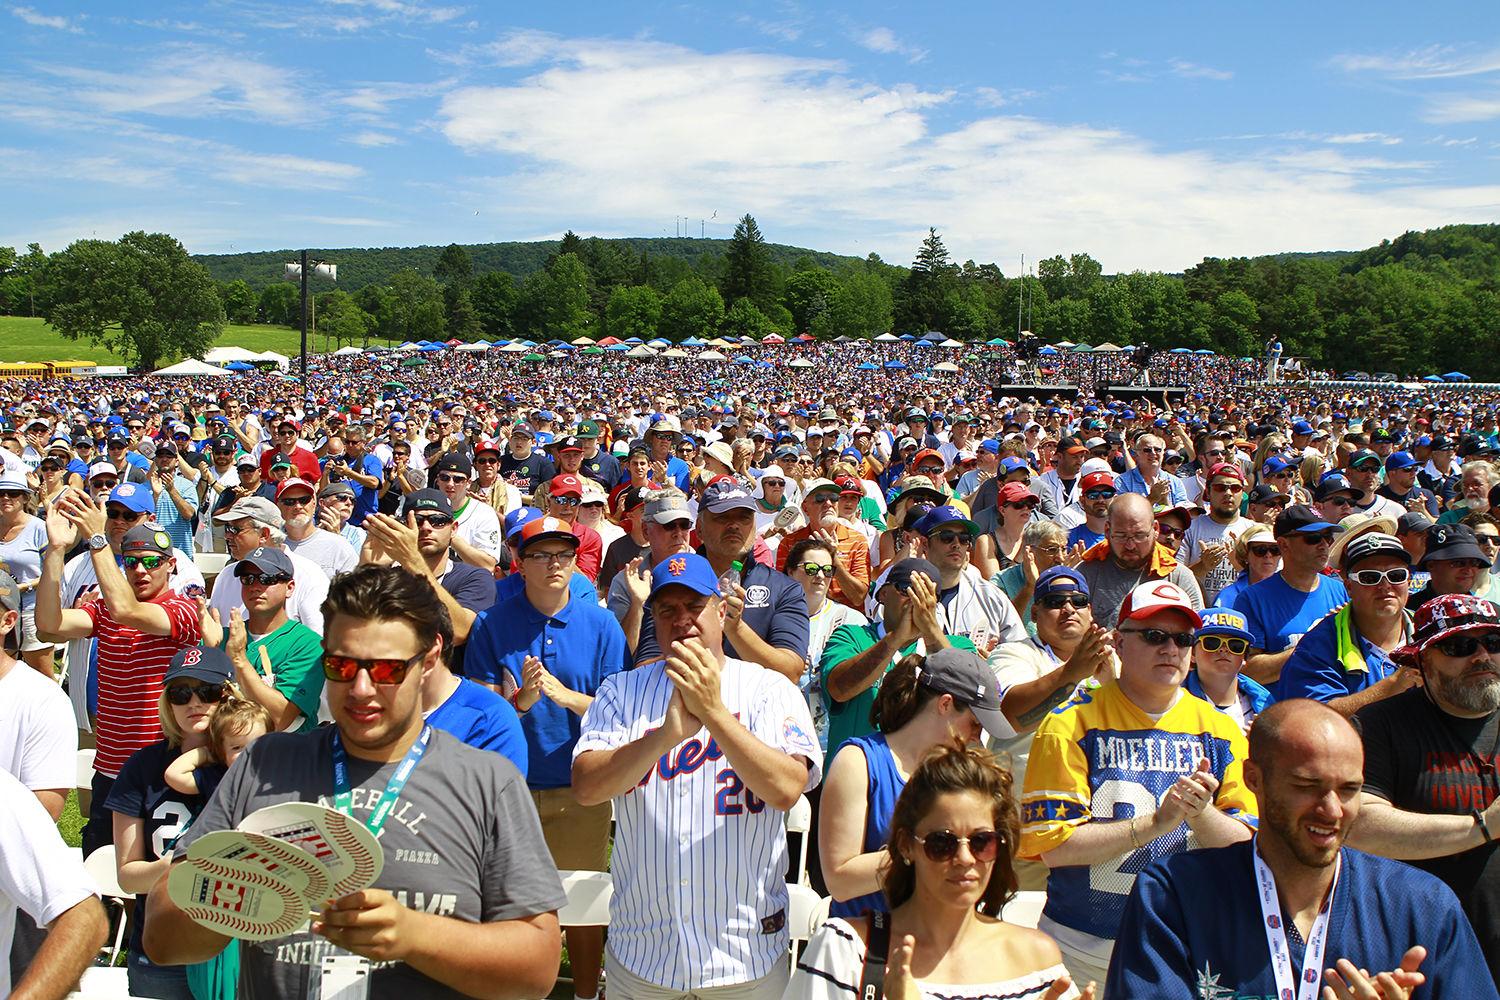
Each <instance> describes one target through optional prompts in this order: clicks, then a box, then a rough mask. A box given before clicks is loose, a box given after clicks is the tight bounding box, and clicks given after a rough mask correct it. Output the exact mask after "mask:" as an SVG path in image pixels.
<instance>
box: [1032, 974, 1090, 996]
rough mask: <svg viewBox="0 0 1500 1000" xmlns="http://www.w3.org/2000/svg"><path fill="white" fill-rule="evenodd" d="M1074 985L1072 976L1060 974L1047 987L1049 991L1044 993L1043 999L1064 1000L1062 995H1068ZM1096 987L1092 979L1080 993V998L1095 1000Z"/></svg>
mask: <svg viewBox="0 0 1500 1000" xmlns="http://www.w3.org/2000/svg"><path fill="white" fill-rule="evenodd" d="M1072 987H1073V977H1072V976H1058V977H1057V978H1056V979H1055V980H1053V982H1052V985H1051V986H1049V987H1047V992H1046V993H1044V994H1042V1000H1062V997H1064V996H1066V995H1067V992H1068V990H1070V989H1072ZM1096 988H1097V984H1096V983H1094V982H1092V981H1091V982H1090V983H1089V984H1088V985H1087V986H1085V987H1084V988H1083V990H1082V991H1081V992H1080V993H1079V994H1078V997H1079V1000H1094V990H1095V989H1096Z"/></svg>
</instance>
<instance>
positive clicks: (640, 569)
mask: <svg viewBox="0 0 1500 1000" xmlns="http://www.w3.org/2000/svg"><path fill="white" fill-rule="evenodd" d="M620 572H621V573H623V574H624V576H625V589H626V590H627V591H629V592H630V604H631V606H632V607H641V606H644V605H645V603H646V601H647V599H649V598H650V597H651V567H650V566H647V565H646V557H645V556H636V557H635V558H634V559H632V560H630V562H628V563H626V564H625V568H624V569H623V570H621V571H620Z"/></svg>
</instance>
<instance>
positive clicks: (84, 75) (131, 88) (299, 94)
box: [41, 45, 327, 124]
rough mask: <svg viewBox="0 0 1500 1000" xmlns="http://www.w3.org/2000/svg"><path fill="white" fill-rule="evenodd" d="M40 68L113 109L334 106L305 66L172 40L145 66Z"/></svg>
mask: <svg viewBox="0 0 1500 1000" xmlns="http://www.w3.org/2000/svg"><path fill="white" fill-rule="evenodd" d="M41 69H42V70H43V71H44V72H46V73H48V74H50V75H51V76H53V77H56V78H59V79H62V80H66V81H68V82H69V83H70V84H72V86H71V87H69V88H68V96H69V97H70V98H71V99H73V100H76V101H78V102H81V103H83V104H86V105H89V106H91V107H94V108H96V109H98V110H100V111H103V112H107V113H111V114H152V115H165V116H173V117H181V118H214V117H220V116H231V117H239V118H252V119H257V120H260V121H266V122H273V123H277V124H301V123H306V122H310V121H316V120H318V119H321V118H323V117H324V116H325V115H326V113H327V112H326V109H325V108H324V107H322V106H321V99H320V96H319V95H317V94H315V93H312V92H311V91H310V90H309V88H308V81H307V78H306V74H303V73H300V72H297V71H294V70H290V69H283V68H281V67H279V66H272V65H270V64H268V63H263V62H259V61H257V60H256V59H254V58H251V57H249V56H243V55H237V54H234V53H231V52H227V51H224V50H222V49H217V48H203V47H200V46H196V45H179V46H172V47H169V48H168V49H167V50H166V51H164V52H162V53H161V54H160V55H159V56H158V57H156V58H155V59H154V60H153V61H152V62H150V63H149V64H147V65H145V66H142V67H139V68H136V69H131V70H122V71H117V72H115V71H108V70H96V69H86V68H83V67H77V66H63V65H56V64H44V65H42V66H41Z"/></svg>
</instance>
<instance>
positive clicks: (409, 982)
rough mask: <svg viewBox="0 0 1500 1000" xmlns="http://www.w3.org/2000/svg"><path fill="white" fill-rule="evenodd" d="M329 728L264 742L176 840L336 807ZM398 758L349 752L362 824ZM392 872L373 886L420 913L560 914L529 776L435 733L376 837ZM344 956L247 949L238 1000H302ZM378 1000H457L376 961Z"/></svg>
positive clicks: (304, 937) (474, 919)
mask: <svg viewBox="0 0 1500 1000" xmlns="http://www.w3.org/2000/svg"><path fill="white" fill-rule="evenodd" d="M333 732H334V730H333V728H332V727H324V728H321V729H316V730H313V731H312V732H310V733H277V734H273V735H269V736H265V737H262V738H261V739H259V740H257V741H256V742H255V744H254V745H253V746H252V747H250V749H249V750H247V751H246V752H245V753H244V754H243V755H241V757H240V759H238V760H236V761H235V762H234V766H233V767H231V768H230V769H229V772H228V773H227V774H226V775H225V776H224V780H223V781H222V782H221V783H220V785H219V788H218V791H217V792H215V793H214V796H213V798H212V799H210V800H209V803H208V805H207V806H205V807H204V809H203V812H202V813H201V814H200V815H199V817H198V819H197V820H196V821H195V822H194V823H193V825H192V827H191V828H190V829H189V830H188V832H187V833H185V834H184V835H183V836H182V838H181V839H180V840H179V841H178V843H177V854H178V856H179V857H180V856H182V855H183V854H184V853H185V852H186V851H187V849H188V847H190V846H192V843H193V841H194V840H196V839H197V838H198V837H201V836H202V835H204V834H206V833H209V832H211V831H214V830H229V829H233V828H234V827H235V826H237V825H238V824H239V822H240V821H241V820H242V819H244V818H245V817H246V816H248V815H249V814H250V813H253V812H254V811H255V810H257V809H261V808H264V807H265V806H270V805H276V804H278V803H282V802H318V803H320V804H322V805H325V806H330V807H331V806H332V805H333ZM398 763H399V762H393V763H389V764H377V763H375V762H373V761H366V760H361V759H360V758H358V757H355V756H353V755H352V754H351V755H350V756H349V783H350V787H351V791H352V797H351V802H350V805H351V811H352V813H353V816H354V818H355V819H357V820H360V821H362V822H363V821H365V820H367V819H368V817H369V815H370V813H371V812H372V811H374V808H375V804H376V803H377V802H378V801H379V799H380V796H381V794H382V793H383V792H384V791H385V787H386V782H387V781H388V780H389V779H390V776H391V773H392V772H393V771H394V770H395V769H396V767H397V764H398ZM380 844H381V847H382V848H383V849H384V851H385V870H384V871H382V872H381V874H380V877H379V878H378V879H376V880H375V886H376V888H380V889H385V890H387V891H389V892H391V893H392V894H393V895H395V897H396V899H397V900H398V901H399V902H401V903H402V904H404V905H405V906H408V907H410V908H411V909H413V910H417V911H419V912H423V913H433V914H437V915H440V916H445V917H452V918H454V919H456V920H465V921H469V922H471V923H478V922H481V921H482V922H484V923H492V922H494V921H499V920H514V919H517V918H520V917H529V916H534V915H536V914H538V913H546V912H548V911H550V910H557V909H560V908H561V907H562V905H563V903H564V902H565V901H566V896H565V895H564V893H563V887H562V880H561V878H559V876H558V874H557V868H556V867H555V866H554V865H553V863H552V856H551V854H549V853H548V851H547V845H546V843H545V842H544V841H543V840H542V828H541V823H540V822H539V821H538V819H537V814H536V807H535V806H534V805H533V804H532V800H531V796H530V794H529V793H528V792H527V790H526V779H524V778H522V777H521V774H520V772H519V771H517V770H516V768H515V765H513V764H511V762H510V761H508V760H506V759H505V758H504V757H502V756H500V755H499V754H497V753H492V752H490V751H486V750H476V749H474V748H473V747H469V746H465V745H464V744H462V743H460V742H459V741H458V740H457V739H455V738H454V737H452V736H450V735H449V734H447V733H445V732H442V731H441V730H435V731H434V732H433V734H432V740H431V742H430V743H429V744H428V747H427V751H426V753H425V754H423V756H422V760H421V762H420V763H419V764H418V765H417V767H416V770H414V771H413V772H412V774H411V778H410V779H409V780H408V781H407V783H406V786H405V787H404V788H403V789H402V790H401V797H400V799H399V800H398V801H397V802H396V806H395V808H394V809H392V810H391V812H390V814H389V816H388V817H387V818H386V823H385V826H384V828H383V829H382V830H381V833H380ZM340 953H341V952H340V951H339V949H337V948H336V947H335V946H334V945H333V944H331V943H330V942H329V941H328V940H327V939H326V938H323V937H317V936H314V935H313V934H310V933H306V932H304V933H300V934H293V935H290V936H288V937H284V938H280V939H278V940H275V941H265V942H260V943H254V942H250V941H241V942H240V991H239V995H240V997H241V998H243V1000H267V998H276V1000H306V998H307V997H308V995H309V993H308V985H309V981H310V980H311V981H316V977H317V975H318V974H319V969H320V967H321V964H322V960H323V957H324V956H325V955H331V954H340ZM370 996H372V997H394V996H406V997H423V998H427V997H461V996H463V994H461V993H459V992H457V991H455V990H451V989H448V988H447V987H445V986H442V985H440V984H439V983H437V982H435V981H433V980H432V979H429V978H428V977H427V976H425V975H423V974H422V973H420V972H418V971H416V970H415V969H413V968H411V967H410V966H408V965H405V964H404V963H399V962H398V963H390V964H386V965H377V966H376V968H375V970H374V973H373V975H372V977H371V980H370Z"/></svg>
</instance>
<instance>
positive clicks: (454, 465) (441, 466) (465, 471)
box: [432, 451, 474, 479]
mask: <svg viewBox="0 0 1500 1000" xmlns="http://www.w3.org/2000/svg"><path fill="white" fill-rule="evenodd" d="M439 472H456V473H457V474H459V475H460V476H463V477H464V478H466V479H473V478H474V466H473V464H472V463H471V462H470V461H469V460H468V459H467V458H465V457H464V456H462V455H460V454H459V453H458V452H456V451H450V452H448V454H446V455H444V456H443V457H442V458H440V459H438V460H437V461H436V462H434V463H432V474H433V475H434V476H435V475H437V474H438V473H439Z"/></svg>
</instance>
